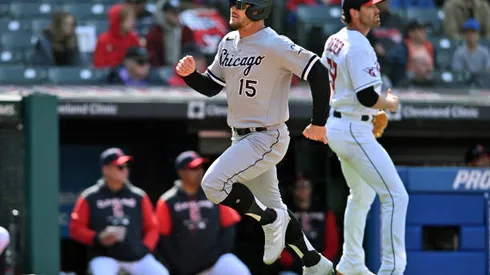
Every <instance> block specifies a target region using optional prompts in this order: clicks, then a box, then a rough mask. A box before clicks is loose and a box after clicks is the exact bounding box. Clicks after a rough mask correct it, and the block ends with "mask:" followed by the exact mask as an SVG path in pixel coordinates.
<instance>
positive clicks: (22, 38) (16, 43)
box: [0, 32, 37, 49]
mask: <svg viewBox="0 0 490 275" xmlns="http://www.w3.org/2000/svg"><path fill="white" fill-rule="evenodd" d="M36 42H37V39H36V36H35V35H33V34H32V32H11V33H3V34H2V35H1V36H0V46H1V47H2V48H8V49H14V48H16V49H26V48H32V47H33V45H34V44H36Z"/></svg>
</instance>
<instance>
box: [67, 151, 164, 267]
mask: <svg viewBox="0 0 490 275" xmlns="http://www.w3.org/2000/svg"><path fill="white" fill-rule="evenodd" d="M131 160H132V157H131V156H128V155H126V154H124V152H123V151H122V150H121V149H119V148H109V149H107V150H105V151H104V152H102V154H101V156H100V165H101V167H102V178H101V179H99V180H98V181H97V183H96V184H95V185H92V186H91V187H89V188H87V189H86V190H84V191H83V192H82V194H81V195H80V197H79V198H78V200H77V202H76V204H75V207H74V209H73V212H72V214H71V222H70V226H69V227H70V236H71V238H72V239H74V240H75V241H78V242H80V243H82V244H85V245H87V246H88V255H89V268H90V272H91V274H93V275H116V274H118V272H119V271H121V270H123V271H126V272H127V273H129V274H132V275H147V274H151V275H168V274H169V273H168V271H167V269H166V268H165V267H164V266H163V265H162V264H161V263H160V262H158V261H157V260H156V259H155V258H154V257H153V255H152V254H151V252H152V251H153V249H154V248H155V246H156V244H157V242H158V238H159V233H158V225H157V221H156V219H155V216H154V211H153V205H152V203H151V201H150V199H149V198H148V196H147V195H146V193H145V192H144V191H143V190H141V189H139V188H137V187H135V186H133V185H132V184H131V183H130V182H129V181H128V173H129V171H128V166H127V163H128V162H129V161H131Z"/></svg>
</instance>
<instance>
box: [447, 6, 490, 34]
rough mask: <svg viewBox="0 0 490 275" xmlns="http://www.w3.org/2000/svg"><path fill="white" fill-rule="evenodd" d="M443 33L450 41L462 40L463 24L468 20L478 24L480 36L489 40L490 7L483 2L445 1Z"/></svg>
mask: <svg viewBox="0 0 490 275" xmlns="http://www.w3.org/2000/svg"><path fill="white" fill-rule="evenodd" d="M444 14H445V16H444V31H445V32H446V35H447V36H449V38H451V39H462V38H463V37H462V35H463V24H464V22H466V20H468V19H469V18H474V19H476V20H477V21H478V22H480V25H481V29H480V35H481V36H482V37H485V38H490V5H489V4H488V2H487V1H483V0H451V1H449V0H447V1H445V3H444Z"/></svg>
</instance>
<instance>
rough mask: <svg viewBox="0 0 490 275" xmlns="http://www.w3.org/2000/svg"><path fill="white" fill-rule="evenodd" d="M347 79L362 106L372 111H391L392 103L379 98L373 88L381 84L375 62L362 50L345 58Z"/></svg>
mask: <svg viewBox="0 0 490 275" xmlns="http://www.w3.org/2000/svg"><path fill="white" fill-rule="evenodd" d="M346 58H347V67H348V72H349V77H350V80H351V82H352V86H353V87H354V92H355V93H356V97H357V100H358V101H359V103H360V104H361V105H363V106H366V107H368V108H373V109H392V108H394V107H395V106H394V104H395V103H394V102H393V101H392V100H390V98H391V97H390V98H388V97H386V98H385V97H382V96H379V94H378V93H377V92H376V90H375V87H377V86H379V85H381V84H382V81H381V77H380V72H379V66H378V65H377V60H375V59H373V58H372V54H371V53H370V52H369V51H367V50H365V49H364V48H363V49H357V50H354V51H353V52H351V53H349V54H348V55H347V56H346Z"/></svg>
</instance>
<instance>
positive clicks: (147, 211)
mask: <svg viewBox="0 0 490 275" xmlns="http://www.w3.org/2000/svg"><path fill="white" fill-rule="evenodd" d="M141 212H142V214H143V244H144V245H145V246H146V247H147V248H148V250H149V251H153V250H154V249H155V246H156V245H157V242H158V238H159V235H160V234H159V233H158V221H157V219H156V217H155V215H154V212H153V205H152V204H151V201H150V198H149V197H148V195H145V196H144V197H143V200H142V202H141Z"/></svg>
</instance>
